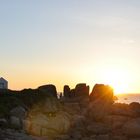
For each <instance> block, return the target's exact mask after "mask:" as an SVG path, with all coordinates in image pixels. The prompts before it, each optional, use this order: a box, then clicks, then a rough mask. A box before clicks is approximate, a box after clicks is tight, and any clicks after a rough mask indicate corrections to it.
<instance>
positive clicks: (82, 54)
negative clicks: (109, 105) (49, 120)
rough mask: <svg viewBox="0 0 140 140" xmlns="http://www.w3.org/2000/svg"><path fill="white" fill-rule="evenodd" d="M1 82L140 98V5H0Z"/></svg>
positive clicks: (2, 1)
mask: <svg viewBox="0 0 140 140" xmlns="http://www.w3.org/2000/svg"><path fill="white" fill-rule="evenodd" d="M0 77H4V78H6V79H7V80H8V81H9V88H10V89H23V88H29V87H31V88H36V87H38V86H40V85H43V84H55V85H56V87H57V89H58V91H62V87H63V85H64V84H68V85H70V87H71V88H72V87H74V86H75V84H76V83H79V82H86V83H87V84H89V85H90V86H91V88H92V86H93V85H94V84H95V83H104V84H111V85H112V86H113V87H114V89H115V90H116V92H125V93H140V0H0Z"/></svg>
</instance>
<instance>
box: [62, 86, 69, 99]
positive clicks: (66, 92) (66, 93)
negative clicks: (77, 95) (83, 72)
mask: <svg viewBox="0 0 140 140" xmlns="http://www.w3.org/2000/svg"><path fill="white" fill-rule="evenodd" d="M63 94H64V97H66V98H70V87H69V86H68V85H65V86H64V89H63Z"/></svg>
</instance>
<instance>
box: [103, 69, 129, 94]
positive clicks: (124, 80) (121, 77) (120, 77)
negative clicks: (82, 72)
mask: <svg viewBox="0 0 140 140" xmlns="http://www.w3.org/2000/svg"><path fill="white" fill-rule="evenodd" d="M102 76H103V77H102V78H103V79H104V83H105V84H108V85H110V86H111V87H112V88H113V89H114V93H115V94H121V93H126V91H127V89H128V87H129V80H130V79H129V75H128V72H127V71H126V70H123V69H118V68H114V69H109V70H105V71H104V72H103V75H102Z"/></svg>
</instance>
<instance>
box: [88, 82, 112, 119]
mask: <svg viewBox="0 0 140 140" xmlns="http://www.w3.org/2000/svg"><path fill="white" fill-rule="evenodd" d="M90 100H91V102H90V104H89V110H88V113H89V116H90V117H91V118H93V119H94V120H98V121H99V120H102V119H103V118H104V117H105V116H106V115H108V114H109V113H110V108H111V105H112V104H113V89H112V88H111V87H110V86H108V85H103V84H96V85H95V86H94V88H93V90H92V92H91V94H90Z"/></svg>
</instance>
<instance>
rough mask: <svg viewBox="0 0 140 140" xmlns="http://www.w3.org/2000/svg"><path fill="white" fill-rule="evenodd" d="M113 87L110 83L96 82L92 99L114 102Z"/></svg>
mask: <svg viewBox="0 0 140 140" xmlns="http://www.w3.org/2000/svg"><path fill="white" fill-rule="evenodd" d="M113 94H114V92H113V89H112V88H111V87H110V86H109V85H104V84H96V85H95V86H94V87H93V90H92V92H91V94H90V100H92V101H94V100H98V99H99V100H100V99H101V100H102V101H107V102H110V103H113V100H114V95H113Z"/></svg>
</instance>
